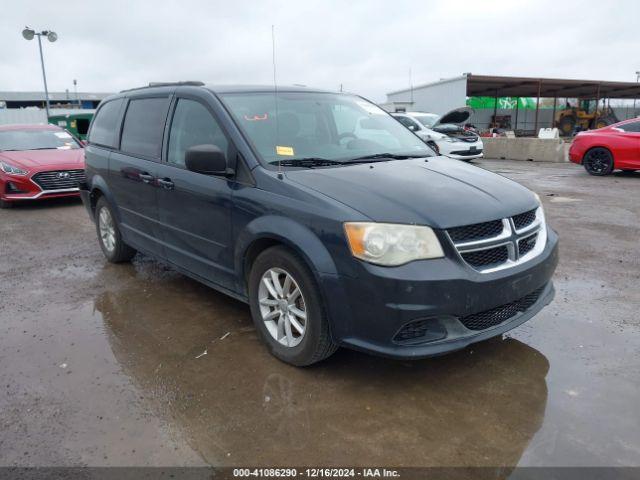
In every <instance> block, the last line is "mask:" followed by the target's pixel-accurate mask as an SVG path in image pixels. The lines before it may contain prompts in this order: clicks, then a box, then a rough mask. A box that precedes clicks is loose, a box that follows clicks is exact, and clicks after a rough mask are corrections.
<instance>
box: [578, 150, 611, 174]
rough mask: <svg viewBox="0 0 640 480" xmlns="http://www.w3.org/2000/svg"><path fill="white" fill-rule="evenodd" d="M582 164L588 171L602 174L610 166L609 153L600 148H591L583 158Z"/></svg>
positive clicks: (606, 171)
mask: <svg viewBox="0 0 640 480" xmlns="http://www.w3.org/2000/svg"><path fill="white" fill-rule="evenodd" d="M584 166H585V168H586V169H587V171H588V172H589V173H592V174H594V175H603V174H605V173H608V171H609V168H610V167H611V155H610V154H609V152H607V151H606V150H604V149H602V148H596V149H593V150H591V151H590V152H589V153H588V154H587V156H586V157H585V159H584Z"/></svg>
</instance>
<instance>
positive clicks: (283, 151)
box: [276, 145, 294, 157]
mask: <svg viewBox="0 0 640 480" xmlns="http://www.w3.org/2000/svg"><path fill="white" fill-rule="evenodd" d="M276 153H277V154H278V155H284V156H287V157H293V155H294V154H293V147H281V146H280V145H276Z"/></svg>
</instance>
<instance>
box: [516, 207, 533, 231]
mask: <svg viewBox="0 0 640 480" xmlns="http://www.w3.org/2000/svg"><path fill="white" fill-rule="evenodd" d="M535 219H536V211H535V209H534V210H529V211H528V212H524V213H521V214H520V215H516V216H514V217H513V224H514V225H515V226H516V230H522V229H523V228H525V227H528V226H529V225H531V224H532V223H533V222H534V221H535Z"/></svg>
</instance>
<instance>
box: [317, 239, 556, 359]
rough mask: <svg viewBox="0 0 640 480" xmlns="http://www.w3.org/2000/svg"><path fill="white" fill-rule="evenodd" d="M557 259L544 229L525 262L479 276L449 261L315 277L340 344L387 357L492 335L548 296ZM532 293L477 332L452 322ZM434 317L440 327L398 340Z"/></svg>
mask: <svg viewBox="0 0 640 480" xmlns="http://www.w3.org/2000/svg"><path fill="white" fill-rule="evenodd" d="M557 263H558V248H557V235H556V234H555V233H554V232H553V231H552V230H551V229H549V236H548V240H547V245H546V247H545V250H544V251H543V252H542V253H541V254H540V255H539V256H537V257H535V258H533V259H531V260H530V261H528V262H526V263H524V264H521V265H518V266H515V267H512V268H509V269H505V270H501V271H497V272H493V273H486V274H482V273H479V272H476V271H474V270H473V269H471V268H470V267H468V266H466V265H464V264H462V263H458V262H456V261H453V260H451V259H449V258H443V259H438V260H427V261H422V262H412V263H410V264H407V265H404V266H401V267H396V268H385V267H377V266H374V265H369V264H365V263H361V264H360V267H361V268H360V270H359V272H358V275H357V278H354V277H347V276H336V277H331V278H324V279H323V286H324V288H325V293H326V295H327V297H328V298H333V299H334V301H332V302H330V303H329V309H330V315H331V319H332V334H333V336H334V338H335V340H336V341H338V342H339V343H340V344H342V345H344V346H347V347H351V348H354V349H357V350H362V351H366V352H370V353H375V354H380V355H383V356H387V357H393V358H424V357H430V356H434V355H440V354H442V353H446V352H451V351H455V350H459V349H461V348H464V347H466V346H467V345H469V344H472V343H475V342H479V341H481V340H485V339H487V338H490V337H494V336H496V335H500V334H502V333H504V332H506V331H508V330H511V329H512V328H515V327H517V326H518V325H521V324H522V323H524V322H526V321H527V320H529V319H530V318H532V317H533V316H535V315H536V314H537V313H538V312H539V311H540V310H541V309H542V308H543V307H544V306H545V305H547V304H548V303H549V302H551V301H552V300H553V297H554V293H555V290H554V287H553V283H552V281H551V277H552V275H553V273H554V271H555V268H556V265H557ZM532 292H539V294H537V296H536V300H535V302H533V303H531V304H528V305H527V308H526V309H524V310H523V311H517V312H516V313H515V314H513V315H510V316H508V317H507V318H506V319H505V320H504V321H502V322H501V323H497V324H494V325H492V326H490V327H488V328H485V329H481V330H472V329H468V328H467V327H465V325H464V324H463V323H462V321H461V320H460V319H461V318H463V317H468V316H470V315H473V314H481V313H485V312H488V311H493V310H496V309H498V310H499V307H504V306H507V305H509V304H512V303H514V302H517V301H518V300H520V299H522V298H524V297H527V296H529V295H530V294H532ZM421 320H426V321H429V322H432V321H433V322H434V324H437V325H438V328H439V329H440V330H444V335H443V336H441V338H436V339H434V340H431V341H429V339H426V340H424V341H420V339H418V341H412V342H408V343H407V342H402V341H398V340H397V338H398V336H397V335H398V332H400V331H402V329H403V327H405V326H406V325H407V324H411V323H413V322H416V321H421Z"/></svg>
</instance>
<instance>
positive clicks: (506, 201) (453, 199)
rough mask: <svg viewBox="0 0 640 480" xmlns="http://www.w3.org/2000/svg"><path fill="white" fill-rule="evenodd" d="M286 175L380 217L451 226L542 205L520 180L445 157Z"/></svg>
mask: <svg viewBox="0 0 640 480" xmlns="http://www.w3.org/2000/svg"><path fill="white" fill-rule="evenodd" d="M371 167H373V168H371ZM286 176H287V178H288V179H289V180H291V181H293V182H296V183H298V184H300V185H303V186H305V187H307V188H310V189H312V190H315V191H317V192H319V193H322V194H324V195H326V196H328V197H331V198H333V199H334V200H337V201H339V202H341V203H343V204H345V205H347V206H349V207H351V208H353V209H355V210H357V211H359V212H360V213H362V214H363V215H365V216H367V217H369V218H371V219H372V220H375V221H377V222H388V223H408V224H420V225H429V226H432V227H434V228H451V227H455V226H461V225H469V224H473V223H479V222H486V221H489V220H496V219H499V218H506V217H509V216H512V215H516V214H518V213H523V212H526V211H528V210H532V209H533V208H536V206H537V205H538V202H537V200H536V198H535V195H534V194H533V193H532V192H531V191H529V190H528V189H526V188H525V187H523V186H522V185H519V184H518V183H516V182H514V181H512V180H509V179H507V178H505V177H502V176H500V175H497V174H495V173H491V172H489V171H487V170H484V169H482V168H479V167H475V166H473V165H469V164H467V163H464V162H460V161H458V160H452V159H448V158H446V157H430V158H428V159H411V160H395V161H389V162H379V163H371V164H359V165H350V166H346V167H335V168H322V169H313V170H292V171H288V172H287V173H286Z"/></svg>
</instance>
